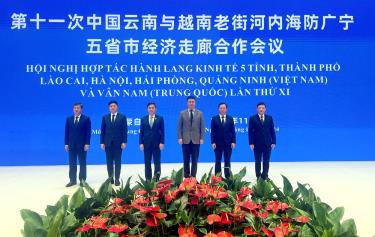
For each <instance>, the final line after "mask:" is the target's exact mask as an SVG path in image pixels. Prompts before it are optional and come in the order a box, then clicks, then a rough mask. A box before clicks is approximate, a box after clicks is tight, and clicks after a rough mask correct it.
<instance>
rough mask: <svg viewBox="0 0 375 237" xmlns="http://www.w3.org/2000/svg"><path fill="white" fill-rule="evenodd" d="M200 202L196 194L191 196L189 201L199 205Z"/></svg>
mask: <svg viewBox="0 0 375 237" xmlns="http://www.w3.org/2000/svg"><path fill="white" fill-rule="evenodd" d="M198 203H199V200H198V198H197V197H195V196H191V197H190V202H189V204H190V205H198Z"/></svg>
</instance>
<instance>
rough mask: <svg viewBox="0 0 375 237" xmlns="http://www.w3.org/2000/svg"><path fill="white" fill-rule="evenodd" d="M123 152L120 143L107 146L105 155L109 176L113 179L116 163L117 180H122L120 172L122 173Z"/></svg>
mask: <svg viewBox="0 0 375 237" xmlns="http://www.w3.org/2000/svg"><path fill="white" fill-rule="evenodd" d="M121 154H122V149H121V146H120V145H112V144H111V145H110V146H106V147H105V155H106V161H107V172H108V178H112V179H113V164H114V171H115V176H114V177H115V180H116V181H119V180H120V173H121Z"/></svg>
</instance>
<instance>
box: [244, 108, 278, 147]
mask: <svg viewBox="0 0 375 237" xmlns="http://www.w3.org/2000/svg"><path fill="white" fill-rule="evenodd" d="M248 135H249V144H250V145H251V144H254V147H270V146H271V144H276V134H275V126H274V124H273V119H272V117H271V116H270V115H264V122H263V124H262V122H261V121H260V118H259V115H258V114H255V115H253V116H251V117H250V119H249V133H248Z"/></svg>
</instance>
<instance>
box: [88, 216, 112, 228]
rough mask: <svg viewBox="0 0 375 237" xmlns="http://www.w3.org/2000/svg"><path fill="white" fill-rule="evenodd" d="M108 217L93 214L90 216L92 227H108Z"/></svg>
mask: <svg viewBox="0 0 375 237" xmlns="http://www.w3.org/2000/svg"><path fill="white" fill-rule="evenodd" d="M107 221H108V218H104V217H101V216H93V217H91V218H90V222H91V228H92V229H107V226H106V223H107Z"/></svg>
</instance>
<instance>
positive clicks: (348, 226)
mask: <svg viewBox="0 0 375 237" xmlns="http://www.w3.org/2000/svg"><path fill="white" fill-rule="evenodd" d="M340 232H341V233H345V234H346V236H351V237H352V236H357V227H356V225H355V222H354V220H353V219H349V220H346V221H344V222H343V223H342V224H341V228H340Z"/></svg>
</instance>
